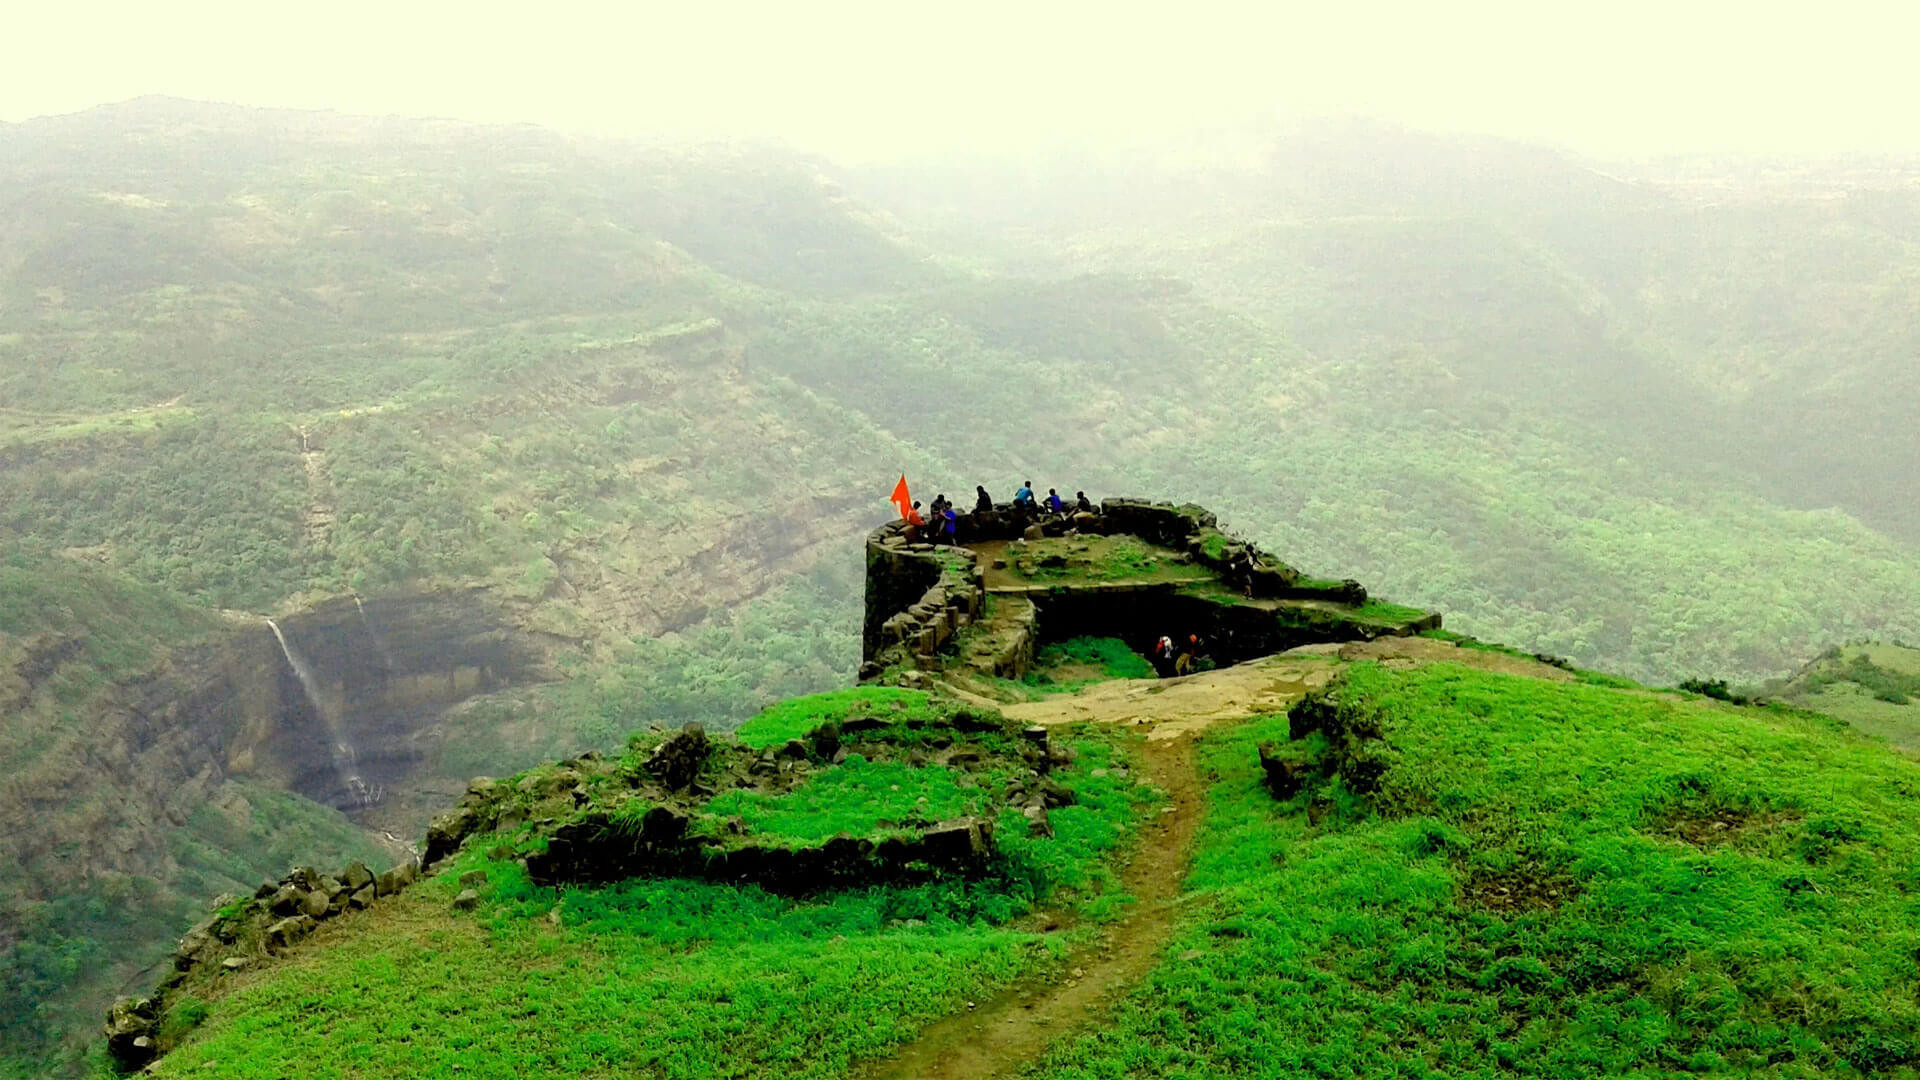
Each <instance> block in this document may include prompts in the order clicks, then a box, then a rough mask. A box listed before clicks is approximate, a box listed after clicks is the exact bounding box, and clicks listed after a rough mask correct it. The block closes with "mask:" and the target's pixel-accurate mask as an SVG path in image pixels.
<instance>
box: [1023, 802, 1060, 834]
mask: <svg viewBox="0 0 1920 1080" xmlns="http://www.w3.org/2000/svg"><path fill="white" fill-rule="evenodd" d="M1021 813H1022V814H1023V815H1024V816H1025V817H1026V819H1027V832H1028V833H1029V834H1031V835H1033V836H1052V835H1053V823H1052V822H1050V821H1048V820H1047V808H1046V807H1045V806H1029V807H1027V808H1026V809H1025V810H1023V811H1021Z"/></svg>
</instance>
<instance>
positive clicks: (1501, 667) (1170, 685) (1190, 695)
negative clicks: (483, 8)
mask: <svg viewBox="0 0 1920 1080" xmlns="http://www.w3.org/2000/svg"><path fill="white" fill-rule="evenodd" d="M1354 660H1377V661H1379V662H1381V663H1383V664H1385V665H1387V666H1389V667H1401V666H1406V667H1412V666H1416V665H1418V664H1424V663H1433V662H1448V663H1457V664H1464V665H1466V666H1469V667H1475V668H1481V669H1483V670H1488V671H1499V672H1504V673H1506V674H1512V675H1526V676H1530V677H1533V678H1540V679H1551V680H1556V681H1559V680H1565V679H1569V678H1571V677H1572V676H1571V675H1570V674H1569V673H1568V672H1566V671H1563V670H1561V669H1559V668H1556V667H1552V666H1550V665H1547V664H1543V663H1540V662H1538V661H1535V660H1530V659H1525V658H1520V657H1514V656H1509V655H1506V654H1502V653H1494V652H1488V651H1485V650H1477V649H1462V648H1459V647H1457V646H1454V645H1452V644H1450V643H1448V642H1442V641H1435V640H1432V639H1429V638H1382V639H1379V640H1377V641H1372V642H1348V643H1344V644H1334V645H1324V646H1312V647H1309V648H1305V649H1296V650H1293V651H1292V652H1288V653H1284V654H1282V655H1279V656H1269V657H1266V658H1264V659H1260V660H1253V661H1249V662H1248V663H1245V664H1238V665H1235V666H1234V667H1230V668H1222V669H1220V670H1217V671H1206V672H1201V673H1200V674H1197V675H1187V676H1182V677H1180V678H1175V679H1121V680H1115V681H1113V682H1108V683H1102V684H1099V685H1097V686H1093V687H1090V688H1089V689H1087V690H1084V691H1082V692H1080V693H1078V694H1073V695H1068V696H1062V697H1056V698H1049V699H1047V700H1044V701H1034V702H1025V703H1022V704H1017V705H1001V706H999V708H1000V709H1001V711H1002V712H1004V713H1006V715H1007V716H1009V717H1011V718H1014V719H1018V720H1022V721H1025V722H1026V723H1029V724H1043V725H1048V726H1051V725H1055V724H1070V723H1075V722H1080V721H1087V722H1092V723H1102V724H1114V725H1118V726H1124V727H1127V728H1130V729H1134V730H1140V731H1141V733H1142V734H1143V735H1145V737H1146V740H1147V742H1146V747H1145V748H1144V750H1143V752H1142V754H1141V767H1142V768H1143V770H1144V771H1145V773H1146V776H1147V778H1148V779H1149V781H1150V782H1152V783H1153V784H1155V785H1157V786H1158V787H1160V788H1162V789H1164V790H1165V791H1166V792H1167V794H1168V800H1169V801H1168V806H1167V808H1166V811H1165V812H1163V813H1162V814H1160V816H1159V820H1157V821H1155V822H1153V823H1151V824H1149V825H1147V826H1146V827H1145V829H1144V835H1143V836H1142V839H1141V846H1140V851H1139V853H1138V854H1137V855H1135V856H1134V858H1133V861H1132V862H1131V863H1130V864H1128V866H1127V868H1126V870H1125V871H1124V872H1123V873H1122V874H1121V880H1122V882H1123V887H1124V888H1125V890H1126V891H1127V893H1128V894H1130V895H1132V896H1133V897H1135V899H1136V901H1137V903H1136V904H1135V905H1134V907H1133V910H1132V912H1131V913H1130V914H1129V915H1128V916H1127V917H1126V918H1125V919H1123V920H1122V921H1121V922H1119V923H1118V924H1116V925H1114V926H1112V927H1109V928H1108V930H1107V932H1106V934H1105V937H1104V939H1103V940H1102V941H1101V942H1100V943H1099V944H1096V945H1092V946H1089V947H1087V948H1084V949H1082V950H1080V951H1079V952H1078V953H1077V954H1076V955H1075V956H1074V957H1073V958H1072V959H1070V960H1069V961H1068V962H1067V963H1066V965H1065V966H1064V967H1065V972H1066V973H1065V974H1064V975H1063V976H1060V977H1057V978H1056V979H1054V980H1050V981H1049V980H1037V981H1033V982H1028V983H1025V984H1022V985H1019V986H1016V987H1014V988H1013V989H1011V990H1008V991H1006V992H1005V993H1003V994H1001V995H1000V996H999V997H996V998H994V999H992V1000H989V1001H986V1002H983V1003H981V1004H980V1005H979V1006H978V1007H977V1008H974V1009H971V1010H969V1011H967V1012H964V1013H960V1014H957V1015H954V1016H950V1017H948V1018H946V1019H945V1020H941V1021H938V1022H936V1023H935V1024H933V1025H932V1026H931V1027H928V1028H927V1029H926V1030H925V1031H924V1032H922V1033H921V1035H920V1038H919V1039H917V1040H915V1041H914V1042H913V1043H911V1044H909V1045H907V1046H906V1047H904V1048H902V1049H901V1050H900V1051H899V1052H898V1053H897V1054H895V1055H894V1056H893V1057H891V1058H888V1059H886V1060H884V1061H880V1062H876V1063H874V1064H873V1065H871V1066H869V1067H867V1068H866V1069H865V1070H863V1071H862V1072H860V1073H859V1076H860V1077H861V1080H989V1078H991V1077H998V1076H1008V1075H1011V1074H1012V1073H1014V1072H1015V1071H1017V1070H1018V1069H1019V1068H1020V1067H1021V1066H1023V1065H1026V1064H1027V1063H1029V1062H1031V1061H1033V1060H1034V1059H1035V1058H1037V1057H1039V1056H1040V1054H1041V1053H1042V1052H1043V1051H1045V1049H1046V1048H1047V1045H1048V1043H1050V1042H1052V1041H1053V1040H1054V1039H1057V1038H1059V1037H1061V1036H1063V1035H1066V1034H1070V1033H1072V1032H1073V1031H1075V1030H1076V1029H1078V1028H1081V1027H1084V1026H1086V1025H1088V1024H1090V1023H1092V1022H1094V1021H1096V1020H1097V1019H1098V1018H1099V1017H1100V1015H1101V1014H1102V1013H1103V1012H1104V1010H1105V1009H1106V1007H1107V1006H1108V1005H1109V1004H1110V1003H1111V1002H1112V1001H1113V999H1114V998H1115V997H1116V996H1117V995H1118V994H1120V993H1122V992H1124V991H1126V990H1127V989H1128V988H1129V987H1131V986H1133V985H1134V984H1135V983H1137V982H1138V981H1139V980H1140V979H1141V978H1142V977H1143V976H1145V975H1146V973H1147V972H1148V971H1149V970H1150V969H1151V968H1152V967H1153V965H1154V963H1155V962H1156V961H1157V960H1158V959H1159V958H1160V952H1161V949H1162V947H1163V946H1164V945H1165V944H1166V942H1167V940H1168V939H1169V938H1170V937H1171V935H1172V932H1173V926H1174V916H1175V914H1176V910H1177V902H1178V899H1179V896H1180V886H1181V883H1182V882H1183V881H1184V880H1185V879H1186V874H1187V866H1188V863H1189V861H1190V860H1191V857H1192V854H1193V844H1194V839H1195V837H1196V836H1197V835H1198V833H1199V829H1200V822H1201V818H1202V816H1203V812H1204V809H1205V805H1206V788H1205V785H1204V784H1202V783H1201V781H1200V778H1199V776H1198V774H1197V773H1196V771H1195V766H1194V752H1193V737H1194V736H1197V735H1199V734H1200V733H1201V732H1203V731H1205V730H1206V729H1207V728H1209V727H1212V726H1214V725H1215V724H1220V723H1227V722H1231V721H1236V720H1244V719H1247V718H1248V717H1251V716H1256V715H1259V714H1262V713H1273V712H1278V711H1280V710H1282V709H1285V708H1287V707H1288V706H1290V705H1292V704H1293V703H1294V702H1295V701H1298V700H1299V699H1300V698H1302V697H1304V696H1305V695H1306V694H1308V693H1309V692H1311V691H1313V690H1317V689H1319V688H1321V687H1324V686H1326V685H1327V684H1328V683H1329V682H1331V681H1332V680H1333V678H1334V677H1335V676H1336V675H1337V674H1338V673H1339V671H1340V669H1341V667H1342V666H1343V661H1354Z"/></svg>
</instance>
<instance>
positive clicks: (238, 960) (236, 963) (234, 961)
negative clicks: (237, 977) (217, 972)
mask: <svg viewBox="0 0 1920 1080" xmlns="http://www.w3.org/2000/svg"><path fill="white" fill-rule="evenodd" d="M251 963H253V961H252V960H249V959H247V958H246V957H244V956H229V957H227V958H226V959H225V960H222V961H220V967H221V968H222V969H224V970H227V971H239V970H240V969H241V968H244V967H246V966H247V965H248V964H251Z"/></svg>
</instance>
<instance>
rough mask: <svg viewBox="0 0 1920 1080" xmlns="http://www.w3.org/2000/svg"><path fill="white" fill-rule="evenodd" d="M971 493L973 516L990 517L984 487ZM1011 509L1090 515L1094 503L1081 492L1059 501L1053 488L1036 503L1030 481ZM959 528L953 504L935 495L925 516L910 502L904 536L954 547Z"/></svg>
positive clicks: (990, 504)
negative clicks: (1072, 499)
mask: <svg viewBox="0 0 1920 1080" xmlns="http://www.w3.org/2000/svg"><path fill="white" fill-rule="evenodd" d="M973 490H974V493H975V498H974V501H973V512H974V513H976V514H989V513H992V512H993V509H994V505H993V496H991V495H989V494H987V489H986V488H985V487H984V486H980V485H975V487H974V489H973ZM1013 508H1014V509H1015V510H1016V511H1019V512H1021V513H1027V514H1038V513H1041V512H1043V511H1044V512H1046V513H1050V514H1057V515H1059V516H1061V517H1066V516H1068V515H1070V514H1078V513H1088V514H1091V513H1093V512H1094V509H1095V508H1094V505H1093V500H1092V499H1089V498H1087V493H1086V492H1084V491H1076V492H1074V501H1073V502H1068V501H1067V500H1065V499H1063V498H1061V497H1060V492H1059V491H1057V490H1055V489H1053V488H1048V489H1047V497H1046V498H1045V499H1036V498H1035V497H1034V494H1033V481H1031V480H1026V481H1023V482H1022V483H1021V484H1020V490H1019V491H1016V492H1014V493H1013ZM959 526H960V513H959V510H958V509H957V508H956V507H955V506H954V504H953V500H952V499H949V498H947V497H946V496H945V495H935V496H934V497H933V505H932V506H930V507H928V508H927V510H926V512H925V513H922V512H921V510H920V500H918V499H915V500H914V501H913V507H912V509H910V510H908V511H907V535H908V536H909V537H910V538H912V539H915V540H918V539H920V538H921V537H922V536H923V535H924V536H925V537H926V539H928V540H930V541H931V542H933V543H936V544H952V543H956V542H957V541H956V540H955V537H956V536H957V535H958V533H959Z"/></svg>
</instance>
